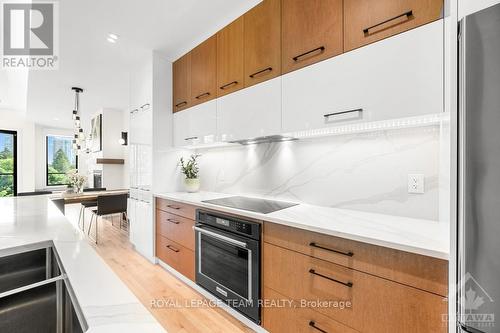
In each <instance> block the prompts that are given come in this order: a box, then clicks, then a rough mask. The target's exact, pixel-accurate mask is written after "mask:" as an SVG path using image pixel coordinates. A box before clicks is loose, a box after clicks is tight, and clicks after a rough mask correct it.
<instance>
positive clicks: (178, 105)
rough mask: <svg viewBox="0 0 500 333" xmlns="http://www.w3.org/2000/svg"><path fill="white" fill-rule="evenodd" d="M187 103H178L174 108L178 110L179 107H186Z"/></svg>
mask: <svg viewBox="0 0 500 333" xmlns="http://www.w3.org/2000/svg"><path fill="white" fill-rule="evenodd" d="M187 103H188V102H186V101H183V102H180V103H177V104H175V107H177V108H180V107H181V106H184V105H186V104H187Z"/></svg>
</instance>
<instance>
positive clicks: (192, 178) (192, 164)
mask: <svg viewBox="0 0 500 333" xmlns="http://www.w3.org/2000/svg"><path fill="white" fill-rule="evenodd" d="M198 156H199V155H191V157H190V158H189V160H188V161H187V162H185V161H184V158H182V157H181V170H182V173H183V174H184V176H185V178H184V185H185V186H186V191H188V192H189V193H194V192H198V191H199V190H200V179H199V178H198V172H199V168H198V162H197V161H196V159H197V158H198Z"/></svg>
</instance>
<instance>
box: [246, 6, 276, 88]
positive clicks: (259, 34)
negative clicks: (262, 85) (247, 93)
mask: <svg viewBox="0 0 500 333" xmlns="http://www.w3.org/2000/svg"><path fill="white" fill-rule="evenodd" d="M244 21H245V28H244V30H245V31H244V33H245V87H249V86H251V85H254V84H257V83H259V82H262V81H266V80H270V79H272V78H274V77H276V76H279V75H281V0H264V1H262V2H261V3H260V4H258V5H257V6H255V7H254V8H252V9H251V10H250V11H248V12H247V13H245V15H244Z"/></svg>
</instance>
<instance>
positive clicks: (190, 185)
mask: <svg viewBox="0 0 500 333" xmlns="http://www.w3.org/2000/svg"><path fill="white" fill-rule="evenodd" d="M184 186H186V191H188V192H189V193H196V192H198V191H199V190H200V179H199V178H185V179H184Z"/></svg>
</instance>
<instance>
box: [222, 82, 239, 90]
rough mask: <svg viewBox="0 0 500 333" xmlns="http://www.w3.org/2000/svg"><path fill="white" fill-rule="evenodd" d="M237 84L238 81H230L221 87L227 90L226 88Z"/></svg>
mask: <svg viewBox="0 0 500 333" xmlns="http://www.w3.org/2000/svg"><path fill="white" fill-rule="evenodd" d="M237 84H238V81H233V82H229V83H228V84H225V85H223V86H222V87H220V89H222V90H225V89H227V88H229V87H231V86H234V85H237Z"/></svg>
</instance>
